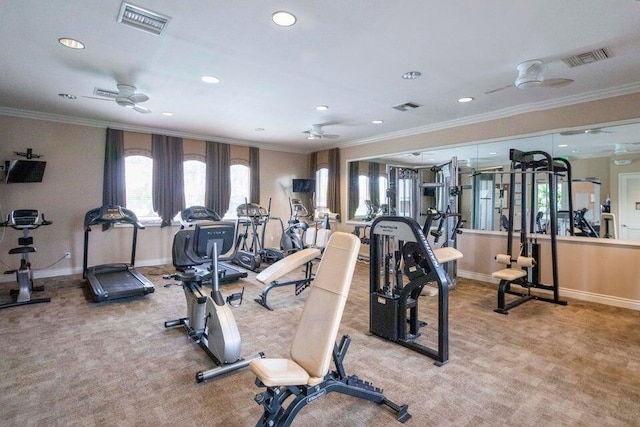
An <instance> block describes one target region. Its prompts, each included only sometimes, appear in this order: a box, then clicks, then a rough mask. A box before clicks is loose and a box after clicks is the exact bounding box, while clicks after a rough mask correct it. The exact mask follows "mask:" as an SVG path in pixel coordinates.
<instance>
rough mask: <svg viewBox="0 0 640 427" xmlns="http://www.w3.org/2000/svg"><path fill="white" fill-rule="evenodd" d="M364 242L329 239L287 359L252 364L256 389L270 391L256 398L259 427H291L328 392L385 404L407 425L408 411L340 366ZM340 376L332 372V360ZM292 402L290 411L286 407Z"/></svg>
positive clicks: (343, 237)
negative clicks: (344, 316)
mask: <svg viewBox="0 0 640 427" xmlns="http://www.w3.org/2000/svg"><path fill="white" fill-rule="evenodd" d="M359 249H360V241H359V239H358V238H357V237H356V236H354V235H353V234H349V233H342V232H336V233H333V234H332V236H331V238H330V239H329V243H328V245H327V248H326V249H325V251H324V254H323V256H322V260H321V261H320V265H319V266H318V271H317V273H316V277H315V280H314V284H313V286H312V287H311V290H310V292H309V295H308V297H307V300H306V302H305V305H304V309H303V311H302V315H301V317H300V320H299V322H298V326H297V328H296V331H295V334H294V337H293V342H292V344H291V349H290V352H289V359H260V360H257V359H256V360H252V361H251V363H250V364H249V368H250V369H251V372H253V373H254V374H255V375H256V377H257V378H256V381H255V383H256V385H257V386H258V387H266V390H265V391H263V392H261V393H258V394H257V395H256V396H255V399H254V400H255V401H256V402H257V403H258V404H260V405H262V406H263V407H264V412H263V414H262V416H261V418H260V420H259V421H258V423H257V425H258V426H289V425H291V423H292V422H293V419H294V418H295V416H296V414H297V413H298V412H299V411H300V410H301V409H302V408H304V407H305V406H306V405H307V404H308V403H311V402H313V401H314V400H317V399H319V398H320V397H322V396H324V395H326V394H327V393H330V392H338V393H343V394H347V395H350V396H354V397H359V398H362V399H365V400H370V401H372V402H376V403H378V404H385V405H387V406H389V407H390V408H392V409H393V410H394V411H396V412H397V413H398V415H397V419H398V421H400V422H405V421H406V420H408V419H409V418H411V415H410V414H409V412H408V408H407V406H406V405H403V406H399V405H397V404H395V403H393V402H391V401H390V400H388V399H387V398H386V397H385V396H384V394H383V392H382V390H381V389H379V388H377V387H374V386H373V385H371V384H370V383H368V382H365V381H362V380H361V379H359V378H358V377H356V376H355V375H351V376H347V375H346V373H345V370H344V366H343V364H342V361H343V359H344V357H345V355H346V352H347V349H348V347H349V344H350V342H351V338H350V337H349V336H347V335H345V336H343V337H342V339H341V341H340V344H339V345H336V342H335V339H336V335H337V333H338V329H339V327H340V321H341V319H342V313H343V311H344V307H345V304H346V301H347V296H348V294H349V288H350V286H351V279H352V277H353V272H354V269H355V265H356V261H357V258H358V252H359ZM332 356H333V362H334V364H335V367H336V370H335V371H331V372H329V368H330V364H331V359H332ZM291 396H293V399H292V400H291V402H290V403H289V404H288V406H287V407H286V408H283V404H284V403H285V401H286V400H287V399H288V398H289V397H291Z"/></svg>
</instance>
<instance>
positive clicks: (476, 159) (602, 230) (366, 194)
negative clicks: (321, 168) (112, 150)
mask: <svg viewBox="0 0 640 427" xmlns="http://www.w3.org/2000/svg"><path fill="white" fill-rule="evenodd" d="M511 149H516V150H520V151H524V152H529V151H534V150H537V151H543V152H547V153H549V154H550V155H551V156H552V157H554V158H559V159H565V160H567V161H568V163H569V164H570V169H571V174H570V176H571V182H569V174H568V173H566V172H559V173H558V174H557V181H558V182H557V191H556V195H555V197H556V199H557V210H558V215H557V216H558V218H557V221H559V223H558V234H559V235H569V234H570V231H569V230H570V224H571V223H573V224H576V225H580V228H578V229H576V230H574V235H576V236H585V237H608V238H617V239H622V240H639V241H640V124H625V125H618V126H608V127H598V128H594V127H591V128H584V129H576V130H571V131H566V132H561V133H554V134H549V135H542V136H534V137H527V138H518V139H510V140H503V141H499V142H486V143H482V142H480V143H477V144H469V145H465V146H456V147H447V148H442V149H429V150H424V151H418V152H411V153H399V154H397V155H389V156H384V157H380V158H374V159H367V160H366V161H357V162H350V164H349V190H348V200H349V203H348V206H349V212H348V213H349V219H350V220H352V221H365V222H366V221H370V220H372V219H373V218H374V217H375V216H377V215H382V214H392V215H403V216H411V217H414V218H416V219H417V220H418V222H420V223H422V222H423V221H424V215H425V213H426V211H427V210H428V209H430V208H437V209H439V210H442V209H446V206H443V203H442V201H443V199H444V198H446V199H448V198H449V195H447V194H441V193H439V192H438V188H439V187H438V180H439V178H438V172H437V171H438V170H439V167H440V166H442V165H445V164H447V163H448V162H450V161H451V160H452V159H456V160H457V164H458V171H459V174H458V188H459V191H458V194H457V198H458V199H457V209H458V210H459V213H460V214H461V215H462V217H463V218H464V220H465V228H471V229H476V230H484V231H501V230H505V226H508V225H509V224H508V223H505V218H508V216H509V215H508V214H509V209H510V208H511V206H509V197H508V196H509V190H510V186H511V174H510V168H511V161H510V160H509V151H510V150H511ZM390 171H392V173H390ZM546 178H547V177H546V176H545V175H544V174H534V178H533V180H534V182H535V184H532V185H531V186H527V188H526V189H523V188H522V187H521V185H519V181H518V179H516V180H515V181H514V186H515V187H514V194H515V196H514V197H513V202H512V203H513V204H514V206H513V207H514V215H515V218H514V224H518V223H519V219H518V215H521V213H519V212H520V211H521V209H517V208H518V205H519V204H520V203H521V200H522V197H527V198H528V199H531V200H532V203H528V204H527V212H525V213H524V214H525V215H527V216H530V214H531V210H533V211H534V216H536V218H537V220H538V221H536V222H537V224H536V230H535V231H539V232H541V233H544V232H546V231H547V229H548V226H549V212H550V209H549V206H548V204H549V202H548V201H545V200H548V198H546V197H545V196H546V195H547V194H548V191H549V188H548V180H547V179H546ZM532 192H533V193H535V194H534V195H533V198H532V196H531V193H532ZM569 194H571V197H570V198H571V202H572V203H571V204H572V205H573V206H570V205H571V204H570V203H569ZM570 207H571V208H572V209H571V210H572V211H571V212H570V211H569V210H570ZM516 212H518V213H517V214H516ZM603 213H604V214H605V215H603Z"/></svg>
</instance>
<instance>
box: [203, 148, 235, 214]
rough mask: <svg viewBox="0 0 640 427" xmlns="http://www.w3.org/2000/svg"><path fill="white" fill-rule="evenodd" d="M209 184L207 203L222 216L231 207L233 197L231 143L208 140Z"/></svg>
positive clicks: (206, 196) (206, 188) (206, 193)
mask: <svg viewBox="0 0 640 427" xmlns="http://www.w3.org/2000/svg"><path fill="white" fill-rule="evenodd" d="M206 163H207V173H206V177H207V185H206V187H205V204H206V205H207V207H208V208H209V209H213V210H214V211H215V212H217V213H218V215H220V216H224V214H225V213H227V210H228V209H229V199H230V198H231V171H230V169H229V168H230V166H231V154H230V147H229V144H223V143H221V142H212V141H207V145H206Z"/></svg>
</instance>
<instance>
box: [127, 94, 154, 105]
mask: <svg viewBox="0 0 640 427" xmlns="http://www.w3.org/2000/svg"><path fill="white" fill-rule="evenodd" d="M129 99H130V100H131V101H133V102H135V103H136V104H138V103H140V102H145V101H148V100H149V97H148V96H147V95H145V94H144V93H134V94H133V95H131V96H130V97H129Z"/></svg>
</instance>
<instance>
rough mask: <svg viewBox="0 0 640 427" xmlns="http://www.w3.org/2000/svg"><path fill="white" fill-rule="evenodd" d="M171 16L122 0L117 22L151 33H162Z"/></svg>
mask: <svg viewBox="0 0 640 427" xmlns="http://www.w3.org/2000/svg"><path fill="white" fill-rule="evenodd" d="M170 20H171V18H169V17H168V16H165V15H161V14H159V13H156V12H152V11H150V10H148V9H143V8H141V7H139V6H135V5H133V4H130V3H127V2H122V5H121V6H120V13H118V22H121V23H123V24H125V25H129V26H131V27H133V28H137V29H138V30H142V31H146V32H147V33H152V34H158V35H159V34H162V33H163V31H164V30H165V28H166V27H167V24H168V23H169V21H170Z"/></svg>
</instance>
